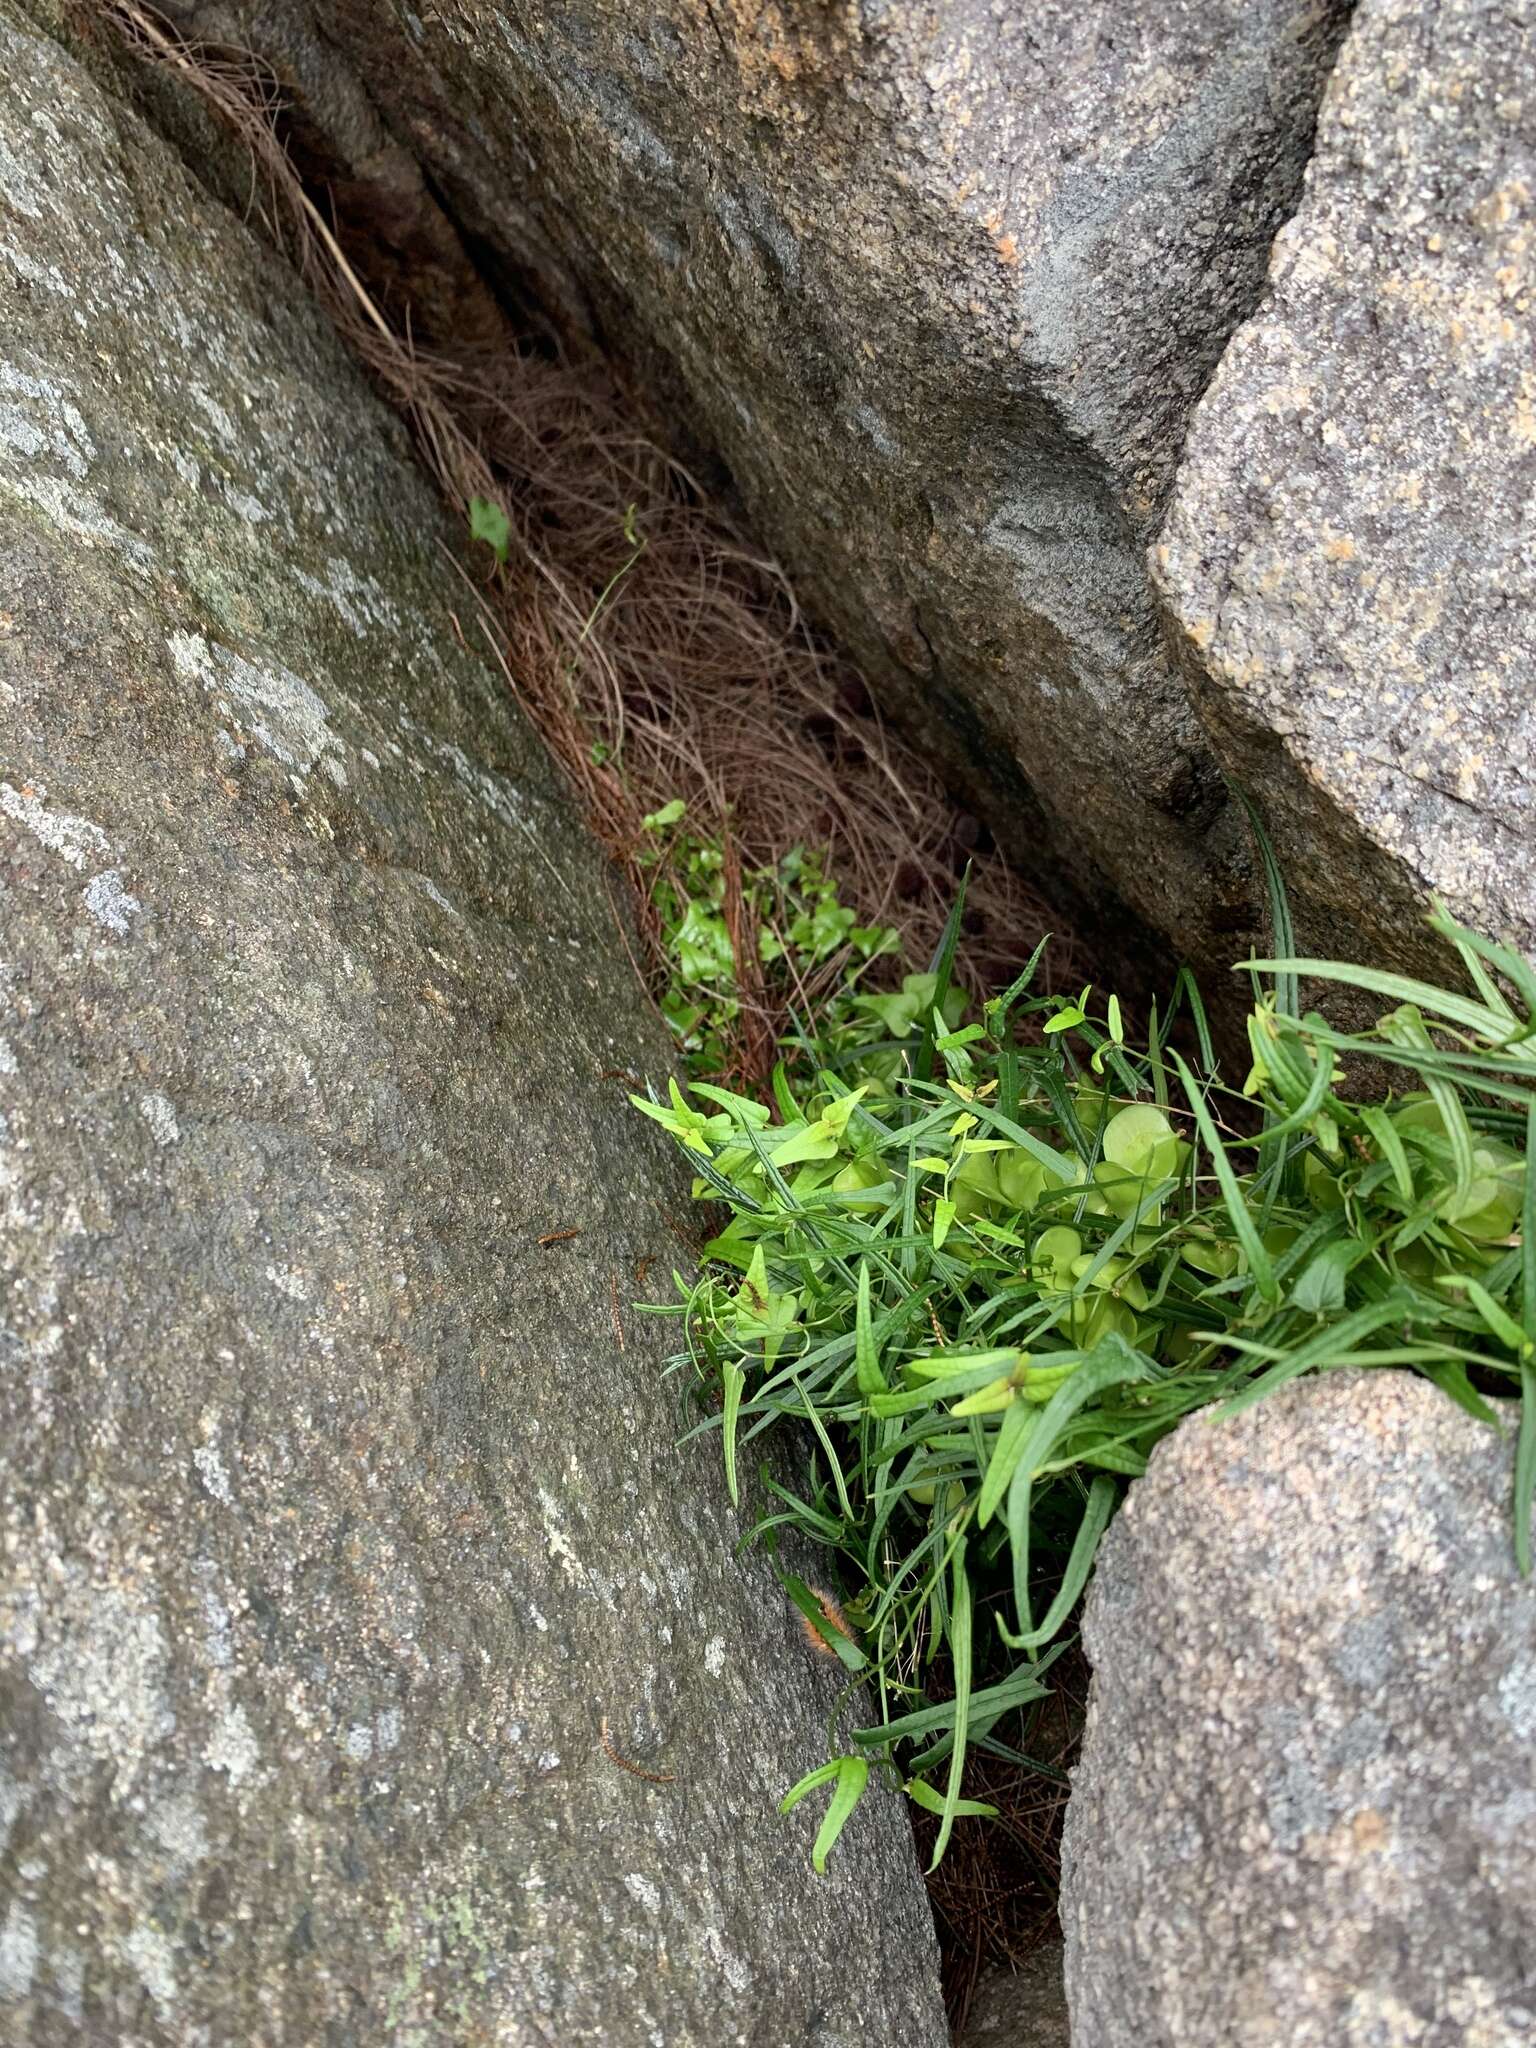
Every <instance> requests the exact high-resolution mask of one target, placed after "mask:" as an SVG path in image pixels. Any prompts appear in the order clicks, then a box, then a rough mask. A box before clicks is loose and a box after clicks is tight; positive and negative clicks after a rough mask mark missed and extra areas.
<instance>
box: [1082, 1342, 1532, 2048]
mask: <svg viewBox="0 0 1536 2048" xmlns="http://www.w3.org/2000/svg"><path fill="white" fill-rule="evenodd" d="M1511 1459H1512V1447H1511V1439H1510V1437H1509V1436H1508V1435H1505V1436H1502V1437H1501V1436H1500V1435H1498V1434H1497V1433H1496V1432H1495V1431H1494V1430H1492V1429H1491V1428H1489V1427H1487V1426H1486V1425H1484V1424H1481V1423H1478V1422H1476V1421H1474V1420H1473V1419H1472V1418H1471V1417H1470V1416H1468V1415H1466V1414H1465V1413H1464V1412H1463V1411H1462V1410H1461V1409H1459V1408H1457V1407H1455V1406H1454V1405H1453V1404H1452V1403H1451V1402H1450V1401H1449V1400H1448V1399H1447V1398H1446V1397H1445V1396H1444V1395H1443V1394H1441V1393H1440V1392H1439V1391H1438V1390H1437V1389H1436V1388H1434V1387H1431V1386H1430V1385H1428V1383H1427V1382H1425V1381H1423V1380H1419V1379H1413V1378H1410V1377H1408V1376H1407V1375H1405V1374H1400V1373H1391V1372H1380V1373H1374V1374H1343V1373H1341V1374H1337V1375H1327V1376H1325V1377H1323V1378H1321V1379H1317V1380H1311V1381H1303V1382H1300V1383H1297V1384H1295V1385H1293V1386H1291V1387H1289V1388H1287V1389H1284V1390H1283V1391H1282V1392H1280V1393H1278V1394H1276V1395H1275V1396H1274V1397H1273V1398H1272V1399H1271V1400H1269V1401H1267V1402H1265V1403H1261V1404H1260V1406H1258V1407H1257V1408H1255V1409H1251V1410H1249V1411H1248V1413H1247V1414H1245V1415H1242V1416H1240V1417H1238V1418H1236V1419H1235V1420H1233V1421H1231V1422H1227V1423H1210V1422H1207V1421H1205V1420H1202V1419H1199V1418H1195V1419H1191V1420H1190V1421H1187V1422H1185V1423H1184V1424H1183V1425H1182V1426H1181V1427H1180V1428H1179V1430H1178V1431H1177V1432H1176V1433H1175V1434H1174V1435H1173V1436H1172V1437H1170V1438H1169V1439H1168V1440H1167V1441H1166V1442H1165V1443H1164V1444H1162V1445H1161V1446H1160V1447H1159V1448H1158V1450H1157V1451H1156V1452H1155V1453H1154V1455H1153V1458H1152V1462H1151V1466H1150V1469H1149V1470H1148V1472H1147V1474H1146V1476H1145V1478H1143V1479H1140V1480H1138V1481H1137V1482H1136V1483H1135V1485H1134V1486H1133V1487H1132V1489H1131V1492H1130V1496H1129V1499H1128V1501H1127V1504H1126V1506H1125V1508H1124V1510H1123V1511H1122V1513H1121V1514H1120V1516H1119V1518H1118V1519H1117V1520H1116V1522H1115V1523H1114V1524H1113V1525H1112V1527H1111V1529H1110V1531H1109V1534H1108V1536H1107V1537H1106V1539H1105V1542H1104V1546H1103V1550H1102V1553H1101V1556H1100V1561H1099V1565H1098V1569H1097V1572H1096V1574H1095V1578H1094V1581H1093V1586H1092V1589H1091V1592H1090V1595H1089V1600H1088V1607H1087V1614H1086V1620H1085V1628H1084V1640H1085V1643H1086V1646H1087V1649H1088V1654H1089V1656H1090V1658H1091V1659H1092V1661H1093V1666H1094V1683H1093V1696H1092V1703H1091V1705H1090V1709H1089V1718H1088V1729H1087V1735H1086V1739H1085V1742H1084V1748H1083V1757H1082V1762H1081V1764H1080V1765H1079V1766H1078V1769H1077V1771H1076V1773H1075V1775H1074V1779H1073V1789H1072V1799H1071V1804H1070V1806H1069V1808H1068V1812H1067V1833H1066V1843H1065V1883H1064V1890H1063V1896H1062V1923H1063V1926H1064V1928H1065V1931H1066V1943H1067V1950H1066V1969H1067V1991H1068V1996H1069V1999H1070V2003H1071V2013H1072V2043H1073V2048H1127V2044H1129V2043H1133V2042H1134V2043H1135V2044H1136V2048H1518V2044H1524V2043H1528V2042H1529V2041H1531V2040H1532V2039H1533V2038H1536V1586H1533V1585H1532V1584H1531V1583H1530V1582H1529V1581H1527V1580H1523V1579H1521V1578H1520V1577H1519V1576H1518V1574H1517V1572H1516V1569H1515V1562H1514V1552H1513V1546H1512V1541H1511V1534H1510V1513H1509V1503H1510V1473H1511Z"/></svg>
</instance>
